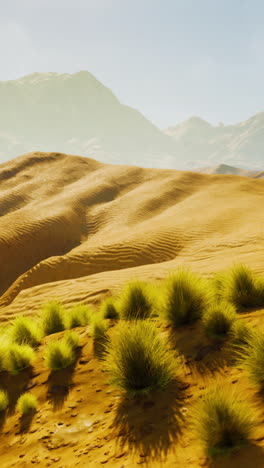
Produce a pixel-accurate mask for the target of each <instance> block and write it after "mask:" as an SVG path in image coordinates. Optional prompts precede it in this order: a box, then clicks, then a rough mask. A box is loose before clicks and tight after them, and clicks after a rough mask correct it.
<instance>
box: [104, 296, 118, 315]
mask: <svg viewBox="0 0 264 468" xmlns="http://www.w3.org/2000/svg"><path fill="white" fill-rule="evenodd" d="M99 314H100V315H101V316H102V317H103V318H104V319H115V320H117V319H119V312H118V309H117V305H116V300H115V299H114V298H112V297H107V298H106V299H105V300H104V301H103V302H102V304H101V306H100V311H99Z"/></svg>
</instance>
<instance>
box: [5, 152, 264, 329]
mask: <svg viewBox="0 0 264 468" xmlns="http://www.w3.org/2000/svg"><path fill="white" fill-rule="evenodd" d="M263 197H264V183H263V180H261V179H259V180H258V179H254V180H253V179H248V178H244V177H238V176H229V175H207V174H198V173H191V172H182V171H175V170H161V169H143V168H138V167H133V166H113V165H106V164H101V163H99V162H97V161H95V160H92V159H87V158H82V157H77V156H69V155H65V154H58V153H31V154H26V155H23V156H21V157H19V158H17V159H15V160H12V161H10V162H8V163H5V164H2V165H1V166H0V214H1V218H0V233H1V235H0V258H1V270H0V293H1V298H0V320H5V319H6V318H7V317H10V316H12V315H13V314H14V313H31V312H32V311H34V310H36V309H38V307H39V305H40V304H41V303H42V302H43V301H44V300H47V299H49V298H50V297H57V298H58V299H60V300H61V301H62V302H70V303H71V302H75V301H84V302H96V301H98V300H99V299H100V298H101V297H102V295H104V294H106V293H107V291H109V290H110V291H117V290H119V288H120V287H121V285H122V284H123V283H124V282H125V281H127V280H128V279H129V278H131V277H136V276H139V277H141V278H146V279H153V280H156V279H160V278H163V277H164V276H165V275H166V274H167V272H168V271H170V270H171V269H173V268H176V267H177V266H179V265H185V266H191V267H192V268H193V269H196V270H199V271H200V272H203V273H205V274H208V275H209V274H211V273H212V272H214V271H215V270H219V269H221V268H222V267H224V266H226V265H229V264H230V263H232V262H233V261H234V260H241V261H243V262H245V263H247V264H248V265H250V266H251V267H253V268H254V269H255V270H256V271H257V272H262V273H263V272H264V264H263V259H262V254H263Z"/></svg>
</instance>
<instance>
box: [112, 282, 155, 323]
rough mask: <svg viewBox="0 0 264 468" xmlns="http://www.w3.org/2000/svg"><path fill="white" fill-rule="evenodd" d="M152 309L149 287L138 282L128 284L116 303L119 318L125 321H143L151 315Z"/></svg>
mask: <svg viewBox="0 0 264 468" xmlns="http://www.w3.org/2000/svg"><path fill="white" fill-rule="evenodd" d="M153 307H154V305H153V297H152V293H151V288H150V286H149V285H148V284H147V283H144V282H143V281H139V280H135V281H131V282H130V283H128V284H127V285H126V287H125V288H124V290H123V292H122V294H121V296H120V298H119V301H118V310H119V313H120V317H121V318H122V319H125V320H144V319H146V318H148V317H150V316H151V315H152V312H153Z"/></svg>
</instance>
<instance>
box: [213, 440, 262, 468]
mask: <svg viewBox="0 0 264 468" xmlns="http://www.w3.org/2000/svg"><path fill="white" fill-rule="evenodd" d="M208 466H209V467H210V468H223V467H224V468H263V467H264V449H263V448H262V447H259V446H258V445H255V444H251V445H248V446H245V447H243V448H241V449H240V450H238V451H235V452H233V453H232V454H229V455H226V456H221V457H216V458H215V459H213V460H211V461H210V462H209V465H208Z"/></svg>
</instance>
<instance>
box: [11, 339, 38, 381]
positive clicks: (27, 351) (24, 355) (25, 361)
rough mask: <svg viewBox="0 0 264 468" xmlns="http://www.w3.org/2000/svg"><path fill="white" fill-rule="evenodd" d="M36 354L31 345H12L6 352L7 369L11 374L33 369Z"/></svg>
mask: <svg viewBox="0 0 264 468" xmlns="http://www.w3.org/2000/svg"><path fill="white" fill-rule="evenodd" d="M34 359H35V352H34V350H33V349H32V348H31V346H29V345H19V344H17V343H10V344H9V345H8V347H7V350H6V356H5V368H6V370H7V371H8V372H10V374H14V375H15V374H18V373H19V372H21V371H22V370H23V369H27V368H28V367H31V366H32V364H33V361H34Z"/></svg>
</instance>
